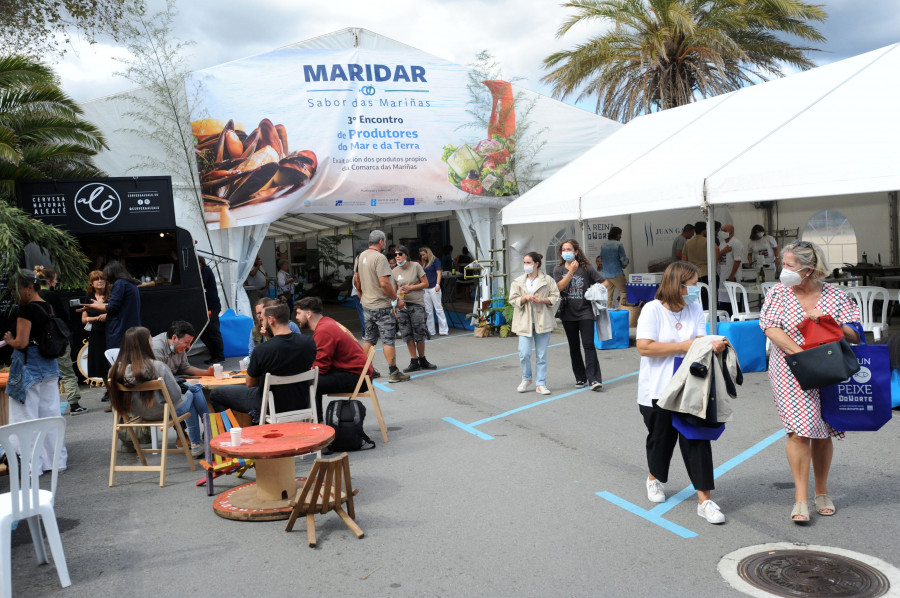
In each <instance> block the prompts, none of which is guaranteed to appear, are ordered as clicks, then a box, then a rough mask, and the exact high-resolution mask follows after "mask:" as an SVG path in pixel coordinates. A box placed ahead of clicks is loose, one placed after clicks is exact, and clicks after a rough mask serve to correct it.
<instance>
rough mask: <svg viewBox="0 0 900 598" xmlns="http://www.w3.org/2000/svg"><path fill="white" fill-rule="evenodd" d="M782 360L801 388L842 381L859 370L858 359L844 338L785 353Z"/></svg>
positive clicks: (806, 388) (808, 388) (805, 388)
mask: <svg viewBox="0 0 900 598" xmlns="http://www.w3.org/2000/svg"><path fill="white" fill-rule="evenodd" d="M784 360H785V361H786V362H787V366H788V367H789V368H790V369H791V372H792V373H793V374H794V377H795V378H796V379H797V382H799V383H800V388H802V389H803V390H812V389H814V388H822V387H823V386H828V385H830V384H837V383H838V382H843V381H844V380H846V379H847V378H849V377H850V376H852V375H853V374H855V373H856V372H858V371H859V361H857V359H856V355H855V354H854V353H853V349H851V348H850V345H849V343H847V341H846V340H845V339H841V340H839V341H835V342H833V343H826V344H824V345H819V346H818V347H813V348H812V349H807V350H805V351H800V352H799V353H794V354H793V355H785V356H784Z"/></svg>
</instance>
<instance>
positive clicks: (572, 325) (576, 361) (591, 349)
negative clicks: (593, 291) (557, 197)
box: [553, 239, 603, 391]
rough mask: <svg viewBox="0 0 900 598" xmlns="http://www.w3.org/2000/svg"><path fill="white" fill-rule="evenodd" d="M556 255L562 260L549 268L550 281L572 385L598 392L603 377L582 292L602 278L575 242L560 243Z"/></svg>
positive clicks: (591, 312)
mask: <svg viewBox="0 0 900 598" xmlns="http://www.w3.org/2000/svg"><path fill="white" fill-rule="evenodd" d="M559 256H560V258H562V260H563V261H562V262H560V264H559V265H557V266H556V267H555V268H554V269H553V278H554V280H556V283H557V288H558V289H559V292H560V295H561V296H562V297H563V299H562V306H561V307H560V309H559V312H558V313H557V314H556V316H557V317H558V318H559V319H560V320H562V324H563V329H564V330H565V331H566V339H567V340H568V341H569V357H570V358H571V360H572V373H573V374H575V386H578V387H581V386H584V385H585V384H590V386H591V390H594V391H602V390H603V376H602V374H601V373H600V362H599V361H598V360H597V349H596V347H595V346H594V310H593V308H592V307H591V302H590V301H588V300H586V299H585V298H584V293H585V292H586V291H587V290H588V289H589V288H591V285H592V284H594V283H597V282H603V276H602V275H601V274H600V273H599V272H598V271H597V269H596V268H594V267H593V266H592V265H591V264H590V262H588V260H587V258H586V257H585V255H584V252H583V251H582V250H581V246H579V245H578V241H576V240H575V239H566V240H565V241H563V242H562V243H560V245H559ZM579 336H580V337H581V338H580V339H579ZM582 349H583V350H584V357H582V356H581V351H582Z"/></svg>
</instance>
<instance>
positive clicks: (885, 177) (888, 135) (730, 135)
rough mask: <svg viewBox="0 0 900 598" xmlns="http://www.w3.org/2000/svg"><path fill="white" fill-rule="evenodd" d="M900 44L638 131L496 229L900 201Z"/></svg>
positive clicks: (610, 142) (527, 199) (617, 139)
mask: <svg viewBox="0 0 900 598" xmlns="http://www.w3.org/2000/svg"><path fill="white" fill-rule="evenodd" d="M898 73H900V44H894V45H891V46H887V47H885V48H881V49H879V50H875V51H872V52H868V53H866V54H862V55H859V56H856V57H853V58H849V59H846V60H842V61H840V62H836V63H833V64H830V65H827V66H823V67H819V68H816V69H812V70H810V71H806V72H803V73H799V74H796V75H792V76H789V77H785V78H783V79H778V80H775V81H771V82H768V83H763V84H759V85H755V86H752V87H746V88H743V89H741V90H739V91H735V92H732V93H729V94H725V95H722V96H717V97H715V98H711V99H708V100H704V101H701V102H696V103H694V104H690V105H688V106H683V107H680V108H674V109H671V110H666V111H664V112H658V113H655V114H651V115H647V116H642V117H640V118H637V119H635V120H634V121H632V122H631V123H629V124H628V125H626V126H625V127H623V128H622V129H620V130H619V131H617V132H616V133H614V134H613V135H611V136H610V137H608V138H607V139H606V140H605V141H603V142H601V143H600V144H598V145H597V146H596V147H594V148H593V149H591V150H589V151H588V152H586V153H585V154H583V155H582V156H581V157H579V158H577V159H576V160H574V161H573V162H572V163H571V164H569V165H568V166H566V167H565V168H563V169H562V170H560V171H559V172H558V173H557V174H556V175H554V176H553V177H551V178H549V179H547V180H545V181H544V182H542V183H541V184H539V185H537V186H536V187H535V188H534V189H532V190H530V191H529V192H527V193H525V194H524V195H523V196H522V197H520V198H519V199H517V200H516V201H514V202H513V203H511V204H510V205H508V206H507V207H505V208H504V209H503V211H502V214H503V224H504V225H511V224H525V223H534V222H552V221H562V220H576V221H581V220H583V219H587V218H601V217H605V216H610V215H620V214H635V213H641V212H652V211H657V210H667V209H676V208H691V207H693V208H696V207H706V206H712V205H715V204H720V205H721V204H732V203H740V202H756V201H764V200H788V199H799V198H811V197H830V196H838V195H845V194H850V193H871V192H890V191H896V190H898V189H900V117H898V115H897V99H898V98H900V77H898V76H897V74H898Z"/></svg>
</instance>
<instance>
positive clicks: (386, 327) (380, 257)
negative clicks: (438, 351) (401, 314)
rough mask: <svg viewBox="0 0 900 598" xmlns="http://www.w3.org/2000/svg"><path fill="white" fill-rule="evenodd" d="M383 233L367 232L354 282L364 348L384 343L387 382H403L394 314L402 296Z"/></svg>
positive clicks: (400, 303)
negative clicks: (363, 324) (393, 278)
mask: <svg viewBox="0 0 900 598" xmlns="http://www.w3.org/2000/svg"><path fill="white" fill-rule="evenodd" d="M384 246H385V236H384V233H383V232H382V231H380V230H373V231H372V232H371V233H369V248H368V249H366V250H365V251H363V252H362V253H360V254H359V257H357V258H356V263H355V264H354V266H353V285H354V286H355V287H356V292H357V293H359V300H360V303H362V307H363V316H364V319H365V321H366V328H365V330H363V339H362V340H363V351H364V352H365V353H366V355H368V354H369V349H370V348H371V347H373V346H374V345H375V343H377V342H378V338H379V337H380V338H381V342H382V343H384V358H385V359H386V360H387V362H388V368H389V369H390V372H391V373H390V377H389V378H388V382H406V381H407V380H409V376H408V375H406V374H404V373H403V372H401V371H400V370H399V369H397V359H396V357H397V356H396V353H395V351H394V340H395V339H396V338H397V316H396V314H395V313H394V308H395V307H396V308H397V309H403V307H404V306H405V305H406V304H405V302H404V301H403V299H399V298H398V297H397V292H396V291H395V290H394V285H393V284H392V281H391V266H390V264H388V260H387V258H386V257H385V256H384Z"/></svg>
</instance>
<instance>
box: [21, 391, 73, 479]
mask: <svg viewBox="0 0 900 598" xmlns="http://www.w3.org/2000/svg"><path fill="white" fill-rule="evenodd" d="M41 417H59V378H51V379H50V380H45V381H44V382H38V383H37V384H33V385H32V386H31V388H29V389H28V391H27V392H26V393H25V404H24V405H23V404H22V403H20V402H19V401H16V400H15V399H12V398H10V399H9V423H11V424H15V423H19V422H23V421H28V420H32V419H38V418H41ZM54 446H56V432H55V431H54V432H51V433H49V434H47V437H46V438H45V439H44V449H43V450H42V451H41V470H42V471H49V470H50V469H51V468H52V467H53V447H54ZM7 448H9V449H12V450H10V451H8V452H10V453H12V452H18V450H19V447H18V446H15V447H7ZM67 459H68V454H67V452H66V443H65V440H63V446H62V453H61V454H60V457H59V468H60V469H65V468H66V461H67Z"/></svg>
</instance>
